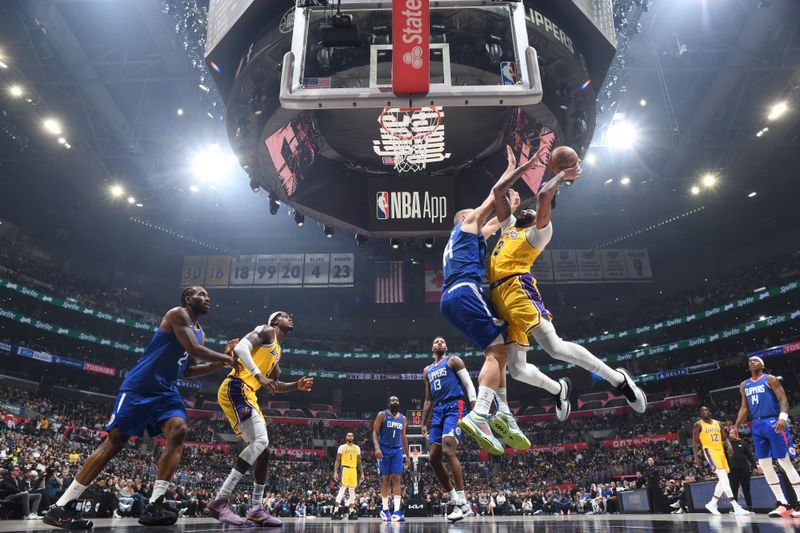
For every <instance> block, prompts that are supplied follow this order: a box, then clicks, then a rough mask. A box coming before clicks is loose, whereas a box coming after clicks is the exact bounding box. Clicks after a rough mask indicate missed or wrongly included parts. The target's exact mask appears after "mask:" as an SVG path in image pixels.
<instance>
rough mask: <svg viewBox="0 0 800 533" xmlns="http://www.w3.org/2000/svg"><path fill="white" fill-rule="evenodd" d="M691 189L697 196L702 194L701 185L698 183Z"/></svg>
mask: <svg viewBox="0 0 800 533" xmlns="http://www.w3.org/2000/svg"><path fill="white" fill-rule="evenodd" d="M690 190H691V191H692V194H693V195H694V196H697V195H698V194H700V187H698V186H697V185H694V186H693V187H692V188H691V189H690Z"/></svg>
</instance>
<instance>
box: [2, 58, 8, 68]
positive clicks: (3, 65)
mask: <svg viewBox="0 0 800 533" xmlns="http://www.w3.org/2000/svg"><path fill="white" fill-rule="evenodd" d="M0 68H8V63H6V62H5V61H3V60H2V59H0Z"/></svg>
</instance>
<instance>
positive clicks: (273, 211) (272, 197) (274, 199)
mask: <svg viewBox="0 0 800 533" xmlns="http://www.w3.org/2000/svg"><path fill="white" fill-rule="evenodd" d="M280 208H281V203H280V202H279V201H278V195H277V194H275V193H274V192H271V193H269V214H270V215H277V214H278V210H279V209H280Z"/></svg>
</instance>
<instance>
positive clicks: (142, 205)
mask: <svg viewBox="0 0 800 533" xmlns="http://www.w3.org/2000/svg"><path fill="white" fill-rule="evenodd" d="M136 207H144V204H142V203H137V204H136Z"/></svg>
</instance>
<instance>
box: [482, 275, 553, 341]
mask: <svg viewBox="0 0 800 533" xmlns="http://www.w3.org/2000/svg"><path fill="white" fill-rule="evenodd" d="M492 304H493V305H494V308H495V309H496V310H497V314H498V315H499V316H500V318H502V319H503V320H505V321H506V322H508V333H506V344H510V343H512V342H513V343H516V344H519V345H520V346H526V347H527V346H530V341H529V340H528V337H529V336H530V335H531V333H532V332H533V330H534V329H536V328H538V327H539V325H540V324H541V323H542V320H552V319H553V315H552V314H551V313H550V311H548V310H547V309H546V308H545V306H544V303H543V302H542V296H541V294H539V289H538V287H537V286H536V280H535V279H533V276H531V275H530V274H520V275H518V276H511V277H509V278H508V279H505V280H499V281H498V282H496V284H495V283H493V284H492Z"/></svg>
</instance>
